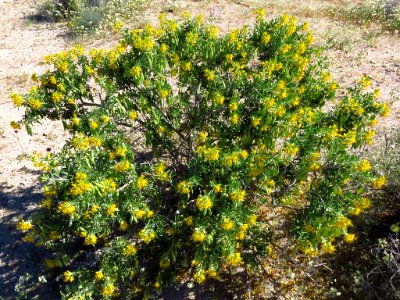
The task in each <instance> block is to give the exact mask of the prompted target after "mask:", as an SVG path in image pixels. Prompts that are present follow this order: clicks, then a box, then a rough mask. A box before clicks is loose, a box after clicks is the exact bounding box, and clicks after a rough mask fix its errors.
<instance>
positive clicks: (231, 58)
mask: <svg viewBox="0 0 400 300" xmlns="http://www.w3.org/2000/svg"><path fill="white" fill-rule="evenodd" d="M225 59H226V61H227V62H228V63H231V62H232V61H233V54H227V55H225Z"/></svg>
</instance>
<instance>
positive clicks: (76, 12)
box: [37, 0, 149, 35]
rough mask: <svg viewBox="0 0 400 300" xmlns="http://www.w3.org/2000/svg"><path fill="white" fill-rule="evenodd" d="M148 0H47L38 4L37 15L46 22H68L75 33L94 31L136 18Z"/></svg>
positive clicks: (106, 28)
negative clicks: (117, 21)
mask: <svg viewBox="0 0 400 300" xmlns="http://www.w3.org/2000/svg"><path fill="white" fill-rule="evenodd" d="M148 2H149V1H145V0H70V1H66V0H64V1H59V0H46V1H44V2H42V3H41V4H40V5H39V6H38V12H37V16H38V17H39V18H42V19H44V20H47V21H52V22H58V21H68V27H69V29H70V32H71V33H72V34H73V35H80V34H84V33H88V32H93V31H94V30H100V31H101V30H103V31H104V30H109V29H111V28H112V27H113V26H114V23H115V20H119V21H124V20H130V21H132V20H133V21H135V20H137V19H138V12H139V11H140V10H141V9H142V8H143V7H144V5H145V4H148Z"/></svg>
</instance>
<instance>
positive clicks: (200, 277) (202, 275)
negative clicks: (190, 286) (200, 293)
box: [193, 270, 206, 284]
mask: <svg viewBox="0 0 400 300" xmlns="http://www.w3.org/2000/svg"><path fill="white" fill-rule="evenodd" d="M193 279H194V281H196V282H197V283H199V284H202V283H203V282H204V281H206V272H204V270H199V271H197V272H196V273H195V274H194V276H193Z"/></svg>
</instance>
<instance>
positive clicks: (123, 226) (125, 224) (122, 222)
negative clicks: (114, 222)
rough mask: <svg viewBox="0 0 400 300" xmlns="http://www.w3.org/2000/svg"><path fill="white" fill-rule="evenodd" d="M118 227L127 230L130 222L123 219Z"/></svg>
mask: <svg viewBox="0 0 400 300" xmlns="http://www.w3.org/2000/svg"><path fill="white" fill-rule="evenodd" d="M118 229H119V230H120V231H126V230H127V229H128V223H126V222H125V221H121V223H120V224H119V227H118Z"/></svg>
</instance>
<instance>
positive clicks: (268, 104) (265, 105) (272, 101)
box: [264, 98, 275, 109]
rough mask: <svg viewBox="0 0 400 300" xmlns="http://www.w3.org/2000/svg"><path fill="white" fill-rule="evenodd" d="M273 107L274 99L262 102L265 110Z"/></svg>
mask: <svg viewBox="0 0 400 300" xmlns="http://www.w3.org/2000/svg"><path fill="white" fill-rule="evenodd" d="M274 105H275V99H273V98H267V99H265V100H264V107H265V108H267V109H270V108H272V107H273V106H274Z"/></svg>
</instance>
